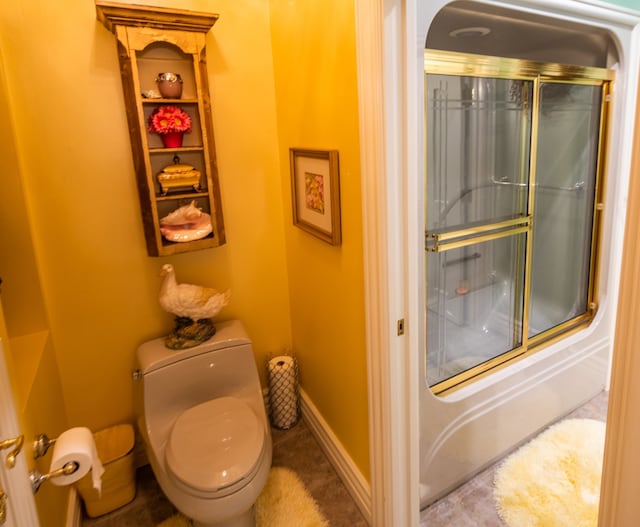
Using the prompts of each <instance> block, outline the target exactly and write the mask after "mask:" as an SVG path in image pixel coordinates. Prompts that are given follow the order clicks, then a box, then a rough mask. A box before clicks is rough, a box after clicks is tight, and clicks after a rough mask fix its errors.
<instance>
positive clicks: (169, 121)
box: [148, 105, 191, 134]
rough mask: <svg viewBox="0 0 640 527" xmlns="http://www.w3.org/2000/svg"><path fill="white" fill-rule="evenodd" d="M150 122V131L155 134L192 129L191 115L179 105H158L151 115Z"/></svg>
mask: <svg viewBox="0 0 640 527" xmlns="http://www.w3.org/2000/svg"><path fill="white" fill-rule="evenodd" d="M148 124H149V128H148V130H149V132H151V133H155V134H169V133H171V132H190V131H191V117H189V114H188V113H187V112H185V111H184V110H183V109H182V108H178V107H177V106H166V105H165V106H158V107H157V108H156V109H155V110H153V113H152V114H151V115H150V116H149V123H148Z"/></svg>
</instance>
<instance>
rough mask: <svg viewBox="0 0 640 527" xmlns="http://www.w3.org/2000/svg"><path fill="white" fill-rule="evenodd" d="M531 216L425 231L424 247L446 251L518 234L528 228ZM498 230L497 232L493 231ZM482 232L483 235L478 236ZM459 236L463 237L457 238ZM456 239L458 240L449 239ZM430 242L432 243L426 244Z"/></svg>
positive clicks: (429, 249) (434, 250)
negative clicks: (460, 227) (454, 229)
mask: <svg viewBox="0 0 640 527" xmlns="http://www.w3.org/2000/svg"><path fill="white" fill-rule="evenodd" d="M530 225H531V218H530V217H528V216H525V217H522V218H513V219H510V220H505V221H500V222H497V223H490V224H487V225H477V226H474V227H470V228H468V229H460V230H456V231H449V232H440V233H438V232H435V233H434V232H427V233H426V234H425V242H426V244H427V245H425V248H426V250H427V251H429V252H440V251H448V250H450V249H457V248H459V247H465V246H467V245H472V244H474V243H481V242H485V241H488V240H492V239H498V238H504V237H505V236H510V235H513V234H519V233H521V232H525V231H527V230H528V229H529V228H530ZM515 226H520V228H517V229H514V228H513V227H515ZM495 231H499V232H495ZM483 232H488V233H491V234H486V235H484V236H478V235H479V234H481V233H483ZM459 238H465V239H463V240H459ZM449 240H458V241H449ZM429 242H431V243H432V245H430V246H429V245H428V243H429Z"/></svg>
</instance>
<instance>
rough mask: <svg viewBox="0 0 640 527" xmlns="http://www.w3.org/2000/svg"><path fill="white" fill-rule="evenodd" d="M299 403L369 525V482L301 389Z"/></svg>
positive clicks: (310, 427)
mask: <svg viewBox="0 0 640 527" xmlns="http://www.w3.org/2000/svg"><path fill="white" fill-rule="evenodd" d="M300 403H301V404H300V407H301V411H302V417H303V418H304V420H305V421H306V422H307V425H308V426H309V429H310V430H311V432H312V433H313V435H314V436H315V438H316V439H317V441H318V443H320V447H321V448H322V450H323V451H324V453H325V454H326V456H327V457H328V458H329V461H330V462H331V464H332V465H333V467H334V468H335V469H336V472H337V473H338V476H340V479H341V480H342V482H343V483H344V485H345V487H347V490H348V491H349V494H351V497H352V498H353V501H355V503H356V505H357V506H358V508H359V509H360V512H361V513H362V515H363V516H364V518H365V520H366V521H367V522H368V523H369V525H371V486H370V485H369V482H368V481H367V480H366V479H365V478H364V476H363V475H362V473H361V472H360V470H359V469H358V467H357V466H356V465H355V464H354V462H353V460H352V459H351V457H350V456H349V454H348V453H347V451H346V450H345V449H344V447H343V446H342V444H341V443H340V441H339V439H338V438H337V437H336V435H335V434H334V433H333V431H332V430H331V427H330V426H329V425H328V424H327V422H326V421H325V420H324V418H323V417H322V415H321V414H320V412H319V411H318V409H317V408H316V406H315V405H314V404H313V402H312V401H311V399H310V398H309V396H308V395H307V394H306V392H305V391H304V390H303V389H300Z"/></svg>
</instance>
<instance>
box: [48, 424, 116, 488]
mask: <svg viewBox="0 0 640 527" xmlns="http://www.w3.org/2000/svg"><path fill="white" fill-rule="evenodd" d="M70 462H75V463H77V464H78V470H76V471H75V472H73V473H72V474H68V475H62V476H57V477H55V478H51V479H50V481H51V483H53V484H54V485H71V484H72V483H75V482H76V481H78V480H79V479H80V478H82V477H83V476H84V475H85V474H87V473H88V472H89V470H91V472H92V473H91V478H92V480H93V488H94V489H96V490H97V491H98V492H100V491H101V490H102V474H103V473H104V467H103V466H102V462H101V461H100V458H99V457H98V452H97V450H96V443H95V440H94V439H93V434H92V433H91V430H89V429H88V428H84V427H77V428H70V429H69V430H66V431H65V432H62V434H60V437H58V439H56V442H55V443H54V445H53V454H52V455H51V468H50V471H51V472H53V471H54V470H58V469H60V468H62V467H64V466H65V465H66V464H67V463H70Z"/></svg>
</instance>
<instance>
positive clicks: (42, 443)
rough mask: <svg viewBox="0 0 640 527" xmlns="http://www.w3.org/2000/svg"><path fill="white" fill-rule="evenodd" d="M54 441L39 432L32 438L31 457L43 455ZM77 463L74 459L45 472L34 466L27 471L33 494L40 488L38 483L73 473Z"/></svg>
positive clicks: (35, 457) (36, 457)
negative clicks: (42, 472)
mask: <svg viewBox="0 0 640 527" xmlns="http://www.w3.org/2000/svg"><path fill="white" fill-rule="evenodd" d="M55 442H56V440H55V439H49V437H48V436H47V434H39V435H37V436H36V437H35V439H34V440H33V459H38V458H39V457H42V456H44V455H45V454H46V453H47V450H49V447H51V446H53V444H54V443H55ZM78 466H79V465H78V463H76V462H75V461H70V462H69V463H65V464H64V466H62V467H60V468H59V469H57V470H53V471H51V472H49V473H47V474H41V473H40V471H39V470H38V469H37V468H35V469H33V470H32V471H31V472H30V473H29V481H31V489H32V490H33V493H34V494H35V493H36V492H38V490H39V489H40V485H42V484H43V483H44V482H45V481H47V480H49V479H51V478H56V477H58V476H68V475H70V474H73V473H74V472H75V471H76V470H78Z"/></svg>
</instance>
